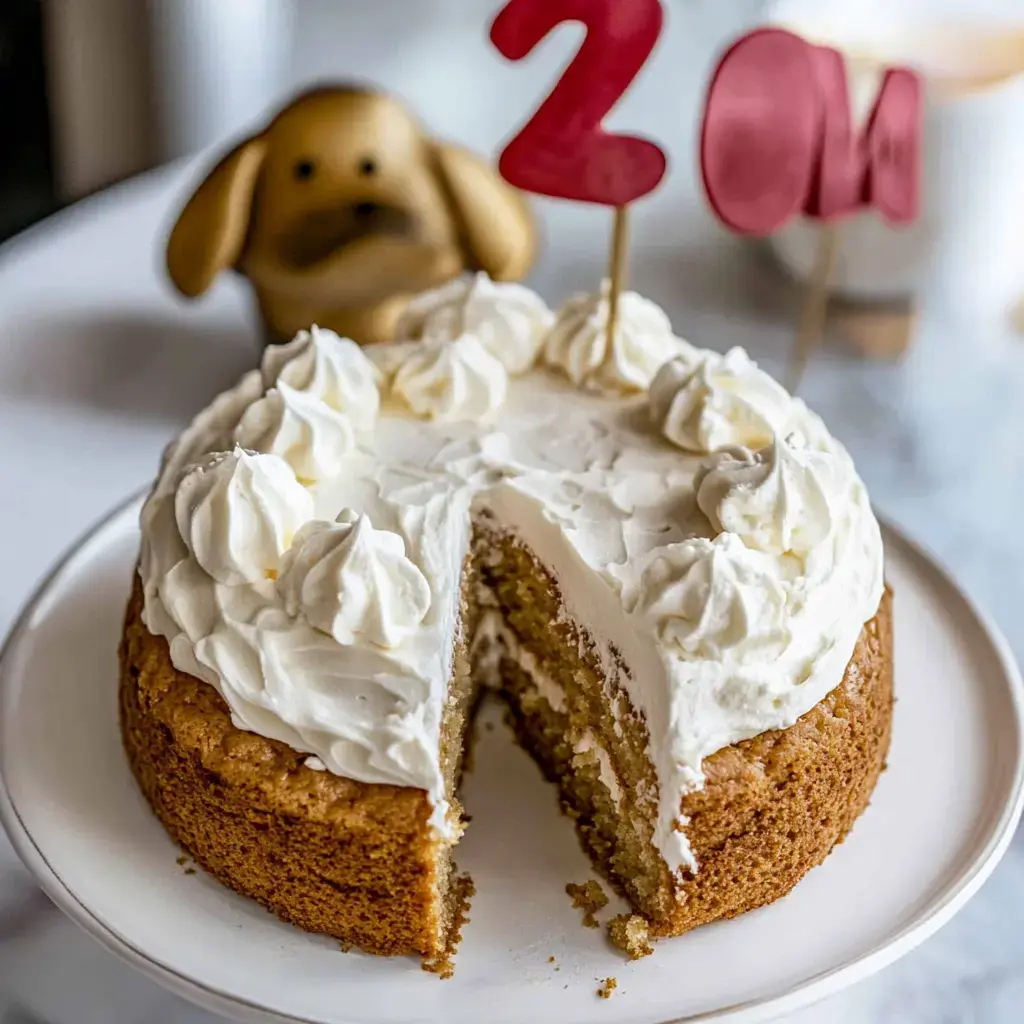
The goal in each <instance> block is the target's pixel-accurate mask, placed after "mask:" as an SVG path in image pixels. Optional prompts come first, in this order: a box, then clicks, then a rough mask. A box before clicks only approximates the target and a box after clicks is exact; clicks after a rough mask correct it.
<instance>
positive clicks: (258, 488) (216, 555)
mask: <svg viewBox="0 0 1024 1024" xmlns="http://www.w3.org/2000/svg"><path fill="white" fill-rule="evenodd" d="M174 514H175V519H176V520H177V524H178V532H179V533H180V534H181V539H182V540H183V541H184V542H185V547H186V548H187V549H188V551H189V552H190V553H191V555H192V557H193V558H194V559H195V560H196V562H197V563H198V565H199V566H200V568H202V569H203V570H204V571H205V572H207V573H209V575H210V576H212V577H213V578H214V579H215V580H216V581H217V582H218V583H224V584H226V585H227V586H236V585H238V584H240V583H256V582H259V581H261V580H266V579H268V578H273V577H274V576H276V575H277V570H278V568H279V566H280V563H281V555H283V554H284V552H285V551H286V550H287V549H288V547H289V545H290V544H291V542H292V538H293V537H294V536H295V532H296V531H297V530H298V529H299V527H300V526H302V524H303V523H304V522H306V520H307V519H309V518H310V516H311V515H312V514H313V501H312V499H311V498H310V496H309V495H308V494H307V493H306V492H305V490H303V488H302V487H301V486H300V485H299V483H298V481H297V480H296V479H295V474H294V473H293V472H292V471H291V469H290V468H289V467H288V466H287V465H286V464H285V463H284V462H283V461H282V460H281V459H279V458H278V457H277V456H276V455H254V454H250V453H248V452H245V451H243V450H242V449H241V448H236V449H235V450H234V451H233V452H223V453H221V454H218V455H215V456H213V457H212V458H211V459H209V460H208V461H206V462H203V463H200V464H198V465H196V466H194V467H193V468H192V469H191V470H190V471H189V472H188V473H186V475H185V476H184V477H183V478H182V481H181V483H180V484H179V485H178V490H177V493H176V495H175V499H174Z"/></svg>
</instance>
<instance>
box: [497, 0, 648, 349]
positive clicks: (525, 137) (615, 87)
mask: <svg viewBox="0 0 1024 1024" xmlns="http://www.w3.org/2000/svg"><path fill="white" fill-rule="evenodd" d="M563 21H579V22H582V23H583V25H584V26H585V27H586V30H587V34H586V37H585V38H584V40H583V45H582V46H581V47H580V49H579V52H578V53H577V54H576V56H575V57H574V58H573V60H572V62H571V63H570V64H569V66H568V67H567V68H566V69H565V71H564V72H563V74H562V77H561V78H560V79H559V81H558V84H557V85H556V86H555V88H554V89H553V90H552V92H551V94H550V95H549V96H548V98H547V99H546V100H544V102H543V103H542V104H541V105H540V107H539V108H538V109H537V112H536V113H535V114H534V115H533V117H532V118H530V120H529V121H528V122H527V124H526V126H525V127H524V128H523V129H522V130H521V131H520V132H519V134H518V135H516V136H515V138H513V139H512V141H511V142H509V144H508V145H507V146H506V147H505V150H504V152H503V153H502V154H501V157H500V159H499V161H498V170H499V171H500V172H501V174H502V177H504V178H505V180H506V181H508V182H509V183H510V184H512V185H515V186H516V187H517V188H521V189H523V190H524V191H527V192H536V193H538V194H540V195H545V196H554V197H555V198H558V199H575V200H577V201H579V202H584V203H601V204H603V205H606V206H613V207H614V208H615V228H614V231H613V233H612V257H611V269H610V273H609V277H610V289H609V299H608V337H609V341H611V339H613V338H614V333H615V320H616V311H617V308H618V297H619V292H620V291H621V289H622V288H623V286H624V280H625V262H626V207H627V204H629V203H631V202H633V201H634V200H636V199H639V198H640V197H641V196H644V195H646V194H647V193H648V192H650V191H652V190H653V189H655V188H656V187H657V186H658V184H659V182H660V181H661V179H662V178H663V177H664V175H665V154H664V153H663V152H662V151H661V149H660V148H659V147H658V146H656V145H655V144H654V143H653V142H650V141H648V140H647V139H640V138H637V137H635V136H632V135H614V134H612V133H611V132H606V131H605V130H604V128H603V127H602V125H601V122H602V120H603V119H604V118H605V116H607V114H608V112H609V111H610V110H611V109H612V107H614V106H615V104H616V103H617V102H618V100H619V98H620V97H621V96H622V94H623V93H624V92H625V91H626V89H628V88H629V86H630V84H631V83H632V81H633V79H634V78H636V76H637V73H638V72H639V71H640V69H641V68H642V67H643V66H644V63H645V62H646V60H647V58H648V57H649V56H650V54H651V51H652V50H653V49H654V44H655V43H656V42H657V41H658V36H659V35H660V34H661V26H662V21H663V12H662V8H661V3H660V0H508V3H507V4H506V5H505V6H504V7H503V8H502V10H501V11H500V12H499V14H498V16H497V17H496V18H495V19H494V24H493V25H492V26H491V41H492V42H493V43H494V45H495V46H496V47H497V48H498V50H499V51H500V52H501V53H502V54H503V55H504V56H505V57H508V58H509V59H510V60H521V59H522V58H523V57H525V56H526V55H527V54H528V53H530V52H531V51H532V50H533V48H534V47H535V46H536V45H537V44H538V43H539V42H540V41H541V40H542V39H543V38H544V37H545V36H546V35H547V34H548V33H549V32H551V30H552V29H554V28H555V27H556V26H557V25H560V24H561V23H562V22H563ZM612 348H613V345H612V344H611V343H609V344H608V346H607V351H608V353H609V354H610V353H611V351H612Z"/></svg>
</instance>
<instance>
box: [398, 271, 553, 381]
mask: <svg viewBox="0 0 1024 1024" xmlns="http://www.w3.org/2000/svg"><path fill="white" fill-rule="evenodd" d="M554 319H555V318H554V314H553V313H552V312H551V310H550V309H548V305H547V303H546V302H545V301H544V300H543V299H542V298H541V297H540V296H539V295H538V294H537V293H536V292H535V291H532V290H531V289H529V288H525V287H524V286H523V285H521V284H514V283H511V282H498V281H492V280H491V279H490V278H489V277H488V276H487V274H485V273H484V272H483V271H480V272H479V273H477V274H464V275H462V276H461V277H457V278H455V279H454V280H452V281H449V282H448V283H447V284H444V285H442V286H441V287H440V288H434V289H432V290H431V291H428V292H424V293H423V294H422V295H418V296H416V297H415V298H414V299H412V300H411V301H410V303H409V305H408V306H407V307H406V308H405V311H404V313H403V314H402V316H401V318H400V319H399V322H398V326H397V328H396V330H395V334H396V337H397V338H398V340H400V341H402V340H408V339H416V340H420V339H424V338H426V339H441V340H444V341H454V340H455V339H456V338H457V337H458V336H459V335H461V334H474V335H476V337H477V338H478V339H479V341H480V343H481V344H482V345H483V346H484V348H485V349H487V351H488V352H490V353H491V355H492V356H494V357H495V358H496V359H498V360H500V361H501V363H502V364H503V365H504V367H505V369H506V370H507V371H508V372H509V373H510V374H521V373H526V371H527V370H529V369H530V368H531V367H532V366H533V364H534V362H535V361H536V359H537V355H538V353H539V352H540V348H541V345H542V344H543V343H544V338H545V336H546V335H547V333H548V330H549V329H550V328H551V325H552V323H553V322H554Z"/></svg>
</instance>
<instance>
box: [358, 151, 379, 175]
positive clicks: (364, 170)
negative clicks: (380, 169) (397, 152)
mask: <svg viewBox="0 0 1024 1024" xmlns="http://www.w3.org/2000/svg"><path fill="white" fill-rule="evenodd" d="M359 173H360V174H361V175H362V176H363V177H364V178H369V177H372V176H373V175H374V174H376V173H377V161H376V160H374V159H373V157H372V156H365V157H363V159H362V160H360V161H359Z"/></svg>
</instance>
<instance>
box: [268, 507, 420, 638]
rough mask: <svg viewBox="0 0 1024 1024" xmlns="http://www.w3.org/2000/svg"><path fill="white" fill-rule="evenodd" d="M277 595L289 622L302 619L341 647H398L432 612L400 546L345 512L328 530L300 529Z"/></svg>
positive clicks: (318, 526)
mask: <svg viewBox="0 0 1024 1024" xmlns="http://www.w3.org/2000/svg"><path fill="white" fill-rule="evenodd" d="M277 587H278V590H279V591H280V593H281V595H282V597H283V598H284V606H285V610H286V611H287V612H288V614H289V615H298V614H300V613H301V614H303V615H305V617H306V619H307V620H308V622H309V624H310V625H311V626H313V627H315V628H316V629H319V630H321V631H322V632H324V633H329V634H330V635H331V636H332V637H334V639H335V640H337V641H338V643H339V644H355V643H358V642H359V641H360V640H361V639H365V640H368V641H369V642H370V643H373V644H377V645H378V646H380V647H387V648H393V647H397V646H398V645H399V644H400V643H401V641H402V640H403V639H404V638H405V637H407V636H409V635H410V634H411V633H413V632H415V630H416V628H417V627H418V626H419V624H420V623H421V622H422V621H423V618H424V616H425V615H426V614H427V610H428V609H429V608H430V584H428V583H427V580H426V577H425V576H424V575H423V573H422V572H420V570H419V568H418V567H417V566H416V564H415V563H414V562H413V561H411V559H409V558H408V557H407V556H406V553H405V542H404V541H403V540H402V538H401V537H400V536H399V535H398V534H397V533H393V532H392V531H390V530H375V529H374V528H373V525H372V524H371V523H370V520H369V517H368V516H366V515H361V516H360V515H356V513H355V512H353V511H352V510H351V509H343V510H342V511H341V513H340V514H339V516H338V518H337V520H336V521H335V522H333V523H330V522H322V521H313V522H309V523H306V525H305V526H304V527H303V528H302V529H301V530H300V531H299V532H298V534H297V535H296V537H295V542H294V544H293V545H292V547H291V548H290V549H289V551H288V552H287V554H286V555H285V558H284V563H283V566H282V569H281V575H280V577H279V579H278V583H277Z"/></svg>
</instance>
